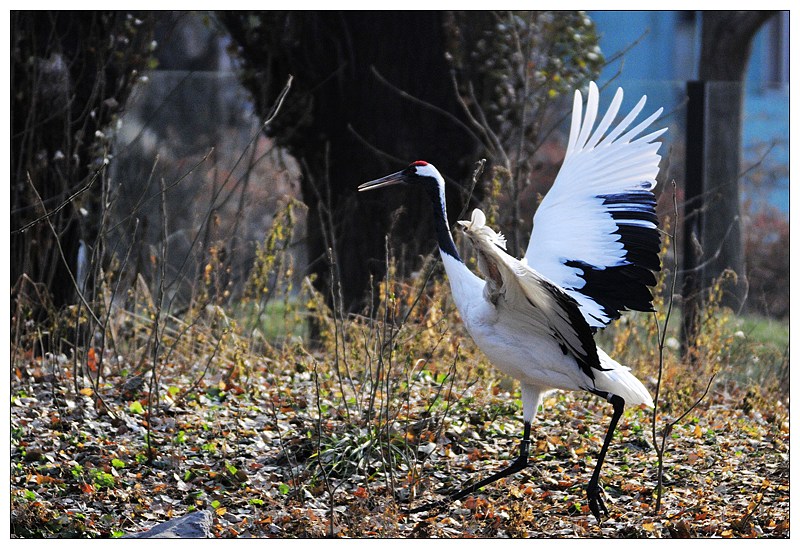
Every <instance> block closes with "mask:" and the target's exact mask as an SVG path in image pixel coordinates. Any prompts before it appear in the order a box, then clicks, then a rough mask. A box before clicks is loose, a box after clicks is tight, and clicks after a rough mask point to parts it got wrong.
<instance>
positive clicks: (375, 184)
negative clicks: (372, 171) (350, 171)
mask: <svg viewBox="0 0 800 549" xmlns="http://www.w3.org/2000/svg"><path fill="white" fill-rule="evenodd" d="M400 183H405V179H404V178H403V172H402V171H399V172H396V173H393V174H389V175H387V176H385V177H381V178H380V179H373V180H372V181H368V182H366V183H362V184H361V185H359V186H358V190H359V191H371V190H372V189H380V188H381V187H388V186H389V185H398V184H400Z"/></svg>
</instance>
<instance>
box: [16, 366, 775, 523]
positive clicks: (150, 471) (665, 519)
mask: <svg viewBox="0 0 800 549" xmlns="http://www.w3.org/2000/svg"><path fill="white" fill-rule="evenodd" d="M283 366H284V368H285V369H286V370H287V371H284V372H282V373H280V372H277V371H276V370H277V368H276V366H275V364H272V363H270V361H266V360H265V361H264V362H263V363H260V364H259V365H257V366H254V367H252V369H251V371H250V372H249V375H248V376H247V379H246V381H244V380H242V379H241V376H240V377H239V378H237V380H235V381H231V380H230V379H228V381H227V382H225V381H223V379H224V376H218V377H217V378H212V377H211V376H206V377H202V378H200V380H199V382H198V380H197V378H196V377H192V375H195V376H196V372H195V373H192V372H191V371H189V372H188V373H182V374H176V375H175V376H174V378H173V379H168V378H169V376H167V375H166V374H162V376H161V379H160V382H161V386H162V391H161V398H160V400H159V407H158V410H157V411H155V412H154V413H153V415H152V419H151V420H150V421H151V425H150V428H151V431H150V433H148V429H147V420H146V418H147V417H149V416H148V415H147V413H146V407H147V406H146V404H147V398H146V397H147V393H146V391H147V387H148V383H147V381H142V382H141V383H140V384H138V386H137V385H136V384H133V385H132V386H131V383H130V379H123V378H114V377H113V376H110V377H108V378H106V379H104V380H103V382H102V383H101V384H99V385H98V386H97V387H98V391H99V393H101V394H95V393H94V391H92V390H90V389H83V390H81V391H80V394H79V395H78V397H77V398H76V397H74V396H71V395H72V394H74V392H73V391H72V390H71V388H72V387H71V386H72V380H70V379H69V376H68V375H66V374H64V373H63V372H60V370H58V368H54V367H52V364H50V365H48V363H47V361H46V360H45V361H44V362H43V361H42V359H40V358H29V359H28V360H27V365H26V366H24V367H17V368H16V372H15V375H14V376H12V390H11V395H12V402H11V435H12V437H11V504H12V509H11V534H12V536H14V537H118V536H121V535H123V534H126V533H132V532H136V531H141V530H144V529H146V528H149V527H152V526H154V525H156V524H158V523H160V522H163V521H166V520H168V519H170V518H174V517H178V516H181V515H184V514H186V513H188V512H191V511H193V510H198V509H209V510H211V511H212V512H213V515H214V526H213V532H212V533H213V535H214V536H217V537H322V536H330V535H332V536H336V537H392V538H407V537H547V538H550V537H624V538H629V537H634V538H670V537H673V538H674V537H723V538H725V537H734V538H739V537H788V536H789V426H788V425H789V420H788V410H786V409H785V408H783V407H782V406H781V405H780V403H775V401H774V400H771V399H767V398H760V397H758V396H757V393H756V392H754V391H753V390H749V391H748V390H746V389H745V388H743V387H740V386H737V385H736V384H734V383H733V382H727V383H717V384H716V385H714V386H713V387H712V390H711V392H710V393H709V395H708V397H707V398H706V399H705V400H704V401H703V402H702V403H701V404H700V406H699V407H698V408H697V409H695V410H693V412H692V413H691V414H690V415H689V416H687V417H686V418H684V420H683V421H682V422H681V423H679V424H677V425H676V427H675V429H674V430H673V431H672V433H671V436H670V439H669V441H668V447H667V453H666V456H665V469H664V479H663V481H664V491H663V501H662V509H661V510H660V512H659V513H656V512H655V509H654V502H655V498H654V489H655V486H656V483H657V476H656V471H657V457H656V452H655V451H654V449H653V441H652V437H651V434H650V432H651V430H650V429H651V427H650V421H651V415H650V411H649V410H646V409H644V408H642V409H632V410H628V411H627V412H626V414H625V416H624V417H623V419H622V420H621V422H620V425H619V428H618V431H617V433H616V435H615V437H614V441H613V444H612V447H611V450H610V452H609V454H608V456H607V458H606V462H605V465H604V468H603V475H602V479H601V482H602V485H603V486H604V489H605V497H606V502H607V506H608V509H609V516H608V518H606V519H605V520H603V521H602V522H601V523H600V524H598V523H597V521H596V520H595V519H594V517H592V516H591V514H590V513H589V510H588V506H587V504H586V497H585V491H584V487H585V484H586V482H587V481H588V478H589V476H590V475H591V470H592V467H593V466H594V463H595V461H594V459H595V455H596V453H597V451H598V450H599V448H600V445H601V443H602V438H603V435H604V432H605V431H604V430H605V428H606V426H607V425H608V420H609V411H610V410H609V409H608V408H609V407H608V405H607V404H606V403H605V402H602V401H600V400H599V399H597V398H595V397H592V396H589V395H582V394H578V393H562V392H554V393H552V394H550V395H549V396H548V397H547V398H546V399H545V401H544V406H543V410H542V411H540V413H539V414H538V416H537V419H536V423H535V427H534V430H533V437H534V441H533V447H532V452H531V455H532V457H531V465H530V467H529V468H528V469H526V470H525V471H523V472H521V473H518V474H516V475H513V476H512V477H509V478H507V479H504V480H501V481H500V482H498V483H495V484H494V485H491V486H488V487H486V488H485V489H483V490H482V491H481V492H480V493H478V494H476V495H474V496H470V497H468V498H465V499H464V500H462V501H460V502H456V503H453V504H450V505H448V506H446V507H443V508H441V509H439V510H437V511H432V512H429V513H419V514H414V515H411V516H409V515H407V514H405V510H406V509H407V508H409V507H414V506H417V505H421V504H423V503H426V502H428V501H434V500H436V499H437V498H439V497H441V496H439V495H438V494H437V493H440V492H441V493H447V492H450V491H453V490H456V489H458V487H460V486H462V485H463V484H465V483H467V482H469V481H470V480H471V479H474V478H475V476H476V475H478V476H484V475H487V474H490V473H491V472H493V471H496V470H498V469H500V468H502V467H504V466H505V465H507V464H508V463H509V462H510V460H513V459H514V457H515V456H516V453H517V451H518V443H519V436H520V432H521V421H520V415H521V414H520V404H519V400H518V399H519V395H518V393H516V392H515V390H514V386H513V384H511V383H509V381H508V380H504V379H499V380H498V381H496V382H492V383H489V384H485V383H467V382H465V381H464V379H463V378H457V379H456V380H455V381H453V382H452V383H451V381H452V380H448V379H447V378H446V376H441V375H436V374H435V373H434V374H433V375H432V377H430V378H429V379H428V382H429V383H427V384H426V383H424V382H420V383H415V384H413V385H409V386H408V387H407V390H406V391H405V392H403V391H401V397H402V400H403V403H402V405H398V407H397V409H396V410H394V412H393V413H394V415H393V416H392V417H391V418H389V420H388V421H384V420H382V418H381V415H383V414H384V411H382V409H377V410H372V411H371V412H370V411H368V410H364V409H360V408H359V405H364V404H365V401H363V400H358V399H355V398H351V399H350V401H349V404H348V405H345V406H343V405H342V403H343V400H342V399H341V398H338V399H337V398H335V397H336V395H337V393H336V387H337V383H338V382H337V380H336V378H335V376H334V377H327V378H324V376H320V377H317V376H316V375H315V372H314V371H312V370H311V369H310V368H307V367H305V366H303V365H302V364H300V363H299V362H298V363H297V364H296V365H295V367H294V368H289V367H286V365H285V364H284V365H283ZM59 372H60V373H59ZM181 376H185V377H183V378H182V377H181ZM423 381H424V380H423ZM445 385H446V387H447V388H448V389H451V390H450V391H449V392H447V394H446V395H445V398H438V397H437V395H439V396H441V395H442V392H443V391H442V388H443V386H445ZM67 387H70V390H68V389H67ZM175 387H193V388H194V389H193V391H192V392H190V393H186V394H182V395H181V398H174V397H176V396H177V393H178V391H177V390H175ZM384 389H386V390H388V388H384ZM379 390H380V389H379V388H376V389H375V391H376V393H377V392H379ZM341 394H342V393H338V396H339V397H341ZM99 396H102V397H103V399H102V401H101V400H100V399H99V398H98V397H99ZM432 401H436V402H438V403H439V406H438V407H436V408H434V407H432V406H431V405H430V403H431V402H432ZM372 402H374V399H373V400H372ZM386 414H387V415H388V408H387V409H386ZM148 436H149V437H151V442H152V445H153V447H154V448H155V450H156V451H155V453H154V455H153V459H152V460H149V461H148V459H147V456H148V454H147V443H146V441H147V437H148ZM331 517H333V522H331Z"/></svg>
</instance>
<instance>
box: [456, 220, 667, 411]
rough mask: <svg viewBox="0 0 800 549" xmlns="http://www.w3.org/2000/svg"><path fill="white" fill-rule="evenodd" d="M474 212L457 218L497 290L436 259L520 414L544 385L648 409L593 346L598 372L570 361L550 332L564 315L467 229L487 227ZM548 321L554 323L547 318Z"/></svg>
mask: <svg viewBox="0 0 800 549" xmlns="http://www.w3.org/2000/svg"><path fill="white" fill-rule="evenodd" d="M477 214H480V215H479V216H478V215H477ZM482 217H483V214H482V213H481V212H480V210H476V211H475V213H473V220H472V222H469V223H467V222H463V221H459V223H461V224H463V225H464V226H465V227H466V228H467V234H468V236H470V238H471V239H472V240H473V244H475V247H476V250H477V251H478V253H479V254H483V255H482V259H483V258H485V259H486V260H489V261H490V262H491V265H492V268H493V270H494V271H495V272H496V273H497V274H498V275H499V276H500V278H501V280H502V285H503V286H504V287H503V288H502V295H500V296H497V298H496V299H494V300H493V299H492V297H490V295H489V294H490V293H491V292H487V281H486V280H484V279H481V278H479V277H478V276H476V275H475V274H474V273H473V272H472V271H470V270H469V269H468V268H467V267H466V265H465V264H464V263H463V262H461V261H459V260H457V259H455V258H453V257H451V256H450V255H448V254H446V253H442V254H441V256H442V262H443V263H444V267H445V270H446V272H447V277H448V279H449V280H450V286H451V291H452V295H453V299H454V301H455V303H456V307H457V308H458V310H459V313H460V314H461V318H462V319H463V321H464V325H465V326H466V328H467V331H468V332H469V334H470V336H471V337H472V339H473V340H474V341H475V343H476V344H477V345H478V347H479V348H480V349H481V351H483V353H484V354H485V355H486V357H487V358H488V359H489V361H490V362H491V363H492V364H493V365H494V366H495V367H497V368H498V369H499V370H501V371H502V372H504V373H506V374H508V375H510V376H512V377H514V378H516V379H518V380H519V381H520V383H521V387H522V400H523V419H524V420H525V421H526V422H531V421H532V420H533V418H534V417H535V415H536V410H537V409H538V407H539V404H540V400H541V397H542V394H544V393H545V392H546V391H548V390H551V389H563V390H579V389H580V390H591V389H595V390H598V391H602V392H609V393H612V394H616V395H619V396H620V397H622V398H623V399H624V400H625V402H626V403H628V404H632V405H637V404H646V405H648V406H652V405H653V400H652V398H651V396H650V393H649V392H648V391H647V389H646V388H645V387H644V385H642V383H641V382H640V381H639V380H638V379H637V378H636V377H635V376H634V375H633V374H631V373H630V369H629V368H627V367H625V366H622V365H620V364H619V363H618V362H616V361H615V360H614V359H612V358H611V357H609V356H608V355H607V354H606V353H605V352H603V351H602V349H600V348H599V347H596V349H597V353H598V356H599V358H600V365H601V367H602V368H603V369H602V370H594V371H593V375H594V379H592V377H590V376H589V375H587V373H585V372H584V371H583V370H582V369H581V368H580V367H579V366H578V363H577V361H576V360H575V358H574V357H573V355H571V354H570V353H565V352H564V351H563V350H562V348H561V346H560V345H559V342H558V340H557V339H554V338H553V336H552V330H553V326H552V325H553V324H555V325H556V326H558V328H556V329H559V328H560V329H561V330H564V331H568V330H569V327H568V325H567V324H566V322H565V321H566V319H565V318H563V317H560V316H559V313H558V311H556V310H553V309H554V308H555V307H557V305H553V304H552V303H551V302H550V300H549V299H548V295H547V294H546V292H545V291H542V290H541V286H539V282H540V281H547V280H546V279H545V278H544V277H542V276H541V275H539V274H538V273H537V272H536V271H534V270H533V269H532V268H531V267H529V266H528V265H527V264H526V263H524V262H522V261H519V260H517V259H515V258H513V257H512V256H510V255H508V254H507V253H505V252H504V251H502V250H501V249H499V247H498V246H497V245H496V243H495V242H493V241H492V240H491V238H486V237H484V235H483V234H481V232H478V231H475V229H481V228H483V229H486V230H488V231H491V229H490V228H488V227H486V226H485V225H483V221H482V220H481V219H480V218H482ZM476 218H478V220H477V221H476ZM492 232H493V231H492ZM486 255H488V256H490V257H486ZM479 265H480V261H479ZM497 271H499V272H497ZM547 282H549V281H547ZM550 284H552V283H550ZM523 285H524V286H523ZM537 292H538V295H537ZM522 294H528V295H532V296H533V297H531V298H530V299H531V300H532V301H533V302H534V303H535V305H533V304H531V302H529V301H528V299H525V298H524V297H523V295H522ZM493 301H494V302H493ZM548 319H560V320H561V322H555V323H553V322H552V321H551V322H548ZM559 324H560V326H559ZM576 344H579V343H577V342H576Z"/></svg>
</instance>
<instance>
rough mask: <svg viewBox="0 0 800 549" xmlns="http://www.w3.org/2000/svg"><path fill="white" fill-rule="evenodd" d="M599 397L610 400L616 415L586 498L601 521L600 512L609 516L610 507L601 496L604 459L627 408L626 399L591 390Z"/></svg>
mask: <svg viewBox="0 0 800 549" xmlns="http://www.w3.org/2000/svg"><path fill="white" fill-rule="evenodd" d="M591 392H592V393H594V394H596V395H597V396H599V397H602V398H604V399H606V400H607V401H609V402H610V403H611V404H612V405H613V406H614V415H612V416H611V423H610V424H609V426H608V431H607V432H606V438H605V439H604V440H603V447H602V448H600V453H599V454H598V456H597V464H596V465H595V466H594V472H593V473H592V478H591V479H589V484H587V485H586V498H587V499H588V500H589V509H590V510H591V511H592V514H593V515H594V518H596V519H597V522H600V512H601V511H602V512H603V514H604V515H606V516H608V509H606V504H605V502H604V501H603V498H602V497H601V496H600V469H601V468H602V467H603V461H604V460H605V459H606V452H607V451H608V446H609V444H611V439H612V438H614V431H616V429H617V423H618V422H619V418H620V417H622V412H623V410H624V409H625V400H624V399H623V398H622V397H620V396H618V395H614V394H611V393H607V392H604V391H591Z"/></svg>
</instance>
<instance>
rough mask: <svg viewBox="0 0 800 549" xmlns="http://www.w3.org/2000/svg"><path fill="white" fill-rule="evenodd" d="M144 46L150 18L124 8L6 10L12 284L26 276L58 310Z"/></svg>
mask: <svg viewBox="0 0 800 549" xmlns="http://www.w3.org/2000/svg"><path fill="white" fill-rule="evenodd" d="M150 42H151V39H150V24H149V20H148V19H147V18H143V19H139V18H137V17H136V16H134V15H132V14H127V13H125V12H119V11H110V12H103V11H75V12H59V11H36V12H24V11H15V12H12V13H11V174H10V175H11V230H12V233H11V280H12V284H15V283H18V282H20V281H21V279H22V278H23V276H26V277H27V279H29V280H31V281H32V282H34V283H35V284H37V285H39V286H40V287H41V288H42V289H43V290H44V292H43V293H44V294H45V295H49V299H51V300H52V304H53V305H54V306H55V307H61V306H63V305H65V304H68V303H73V302H74V301H75V297H76V294H75V286H74V283H73V277H77V272H78V265H77V259H78V251H79V246H80V241H81V240H82V241H84V242H85V243H86V244H87V246H89V247H86V248H84V251H86V252H87V254H88V256H91V254H92V250H91V246H92V245H93V244H94V243H95V240H96V237H97V231H98V228H99V226H100V218H101V215H102V209H103V202H102V200H103V199H102V196H103V193H102V186H103V175H102V173H101V169H102V168H103V166H104V163H105V159H107V158H108V155H107V153H108V150H107V145H108V141H107V138H106V136H107V132H106V128H107V126H108V125H109V123H110V122H111V121H112V120H114V117H115V116H117V113H118V112H119V111H120V109H121V108H122V106H123V105H124V103H125V99H126V98H127V96H128V93H129V92H130V90H131V87H132V85H133V83H134V82H135V81H136V79H137V76H138V74H139V73H140V72H141V70H142V69H144V68H146V62H147V59H148V56H149V48H150ZM95 176H97V177H96V178H95ZM90 182H91V183H92V186H91V187H89V188H86V187H87V185H88V184H89V183H90ZM84 189H85V190H84ZM81 190H83V192H81V193H80V194H78V191H81ZM76 194H77V196H75V195H76ZM62 206H63V207H62ZM46 213H47V214H49V217H48V218H47V219H48V220H49V223H48V222H47V221H46V220H45V219H44V218H43V216H44V215H45V214H46ZM37 220H38V223H34V222H35V221H37ZM50 224H52V227H53V228H52V229H51V227H50ZM25 227H27V229H26V230H24V231H22V230H21V229H23V228H25ZM97 264H99V261H98V262H97ZM37 299H38V298H37ZM39 312H41V309H40V310H39Z"/></svg>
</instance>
